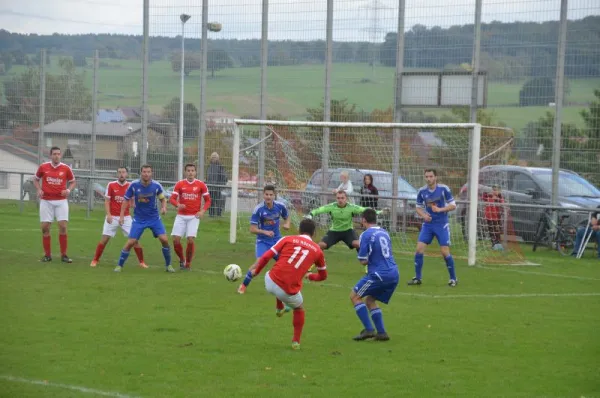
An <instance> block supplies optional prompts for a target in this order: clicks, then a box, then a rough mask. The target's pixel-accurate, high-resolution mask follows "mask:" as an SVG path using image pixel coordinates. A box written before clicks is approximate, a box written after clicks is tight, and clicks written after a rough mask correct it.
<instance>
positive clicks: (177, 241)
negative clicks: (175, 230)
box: [171, 235, 185, 270]
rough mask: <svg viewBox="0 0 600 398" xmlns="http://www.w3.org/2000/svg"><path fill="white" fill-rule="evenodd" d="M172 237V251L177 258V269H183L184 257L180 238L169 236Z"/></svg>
mask: <svg viewBox="0 0 600 398" xmlns="http://www.w3.org/2000/svg"><path fill="white" fill-rule="evenodd" d="M171 236H172V237H173V250H175V254H177V257H179V269H180V270H183V269H185V257H184V255H183V246H182V245H181V236H177V235H171Z"/></svg>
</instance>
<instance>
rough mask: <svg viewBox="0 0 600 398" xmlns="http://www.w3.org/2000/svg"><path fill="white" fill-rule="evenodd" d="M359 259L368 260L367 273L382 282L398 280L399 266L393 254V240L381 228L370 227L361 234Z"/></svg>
mask: <svg viewBox="0 0 600 398" xmlns="http://www.w3.org/2000/svg"><path fill="white" fill-rule="evenodd" d="M359 242H360V248H359V249H358V259H359V260H367V261H368V263H367V272H368V273H369V275H375V277H377V278H379V279H380V280H383V279H397V278H398V265H397V264H396V260H394V254H393V253H392V240H391V239H390V235H389V234H388V233H387V231H386V230H385V229H383V228H381V227H370V228H369V229H367V230H366V231H364V232H363V233H362V234H360V239H359Z"/></svg>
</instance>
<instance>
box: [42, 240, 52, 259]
mask: <svg viewBox="0 0 600 398" xmlns="http://www.w3.org/2000/svg"><path fill="white" fill-rule="evenodd" d="M42 245H43V246H44V255H45V256H46V257H50V256H52V248H51V246H50V235H48V236H44V235H42Z"/></svg>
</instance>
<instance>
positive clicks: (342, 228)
mask: <svg viewBox="0 0 600 398" xmlns="http://www.w3.org/2000/svg"><path fill="white" fill-rule="evenodd" d="M335 200H336V201H335V202H334V203H329V204H326V205H325V206H321V207H319V208H317V209H314V210H312V211H311V212H310V213H309V214H308V216H307V218H313V217H314V216H317V215H319V214H329V215H330V216H331V220H332V223H331V228H329V231H327V233H326V234H325V236H323V238H322V239H321V241H320V242H319V246H320V247H321V249H322V250H326V249H329V248H330V247H331V246H333V245H335V244H336V243H338V242H339V241H343V242H344V243H345V244H346V246H348V248H349V249H357V250H358V248H359V242H358V235H357V234H356V231H354V228H352V218H353V217H354V216H360V215H361V214H362V212H363V211H365V210H366V209H367V207H362V206H358V205H354V204H351V203H348V196H347V195H346V192H345V191H341V190H340V191H337V193H336V195H335ZM377 214H381V211H378V212H377Z"/></svg>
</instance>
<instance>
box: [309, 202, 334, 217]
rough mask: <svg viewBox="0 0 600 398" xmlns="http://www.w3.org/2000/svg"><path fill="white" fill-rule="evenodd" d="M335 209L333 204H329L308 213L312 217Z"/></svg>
mask: <svg viewBox="0 0 600 398" xmlns="http://www.w3.org/2000/svg"><path fill="white" fill-rule="evenodd" d="M332 207H333V204H332V203H328V204H326V205H325V206H321V207H317V208H316V209H313V210H311V211H310V213H308V214H309V215H310V216H313V217H314V216H318V215H319V214H325V213H329V212H330V211H331V209H332Z"/></svg>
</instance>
